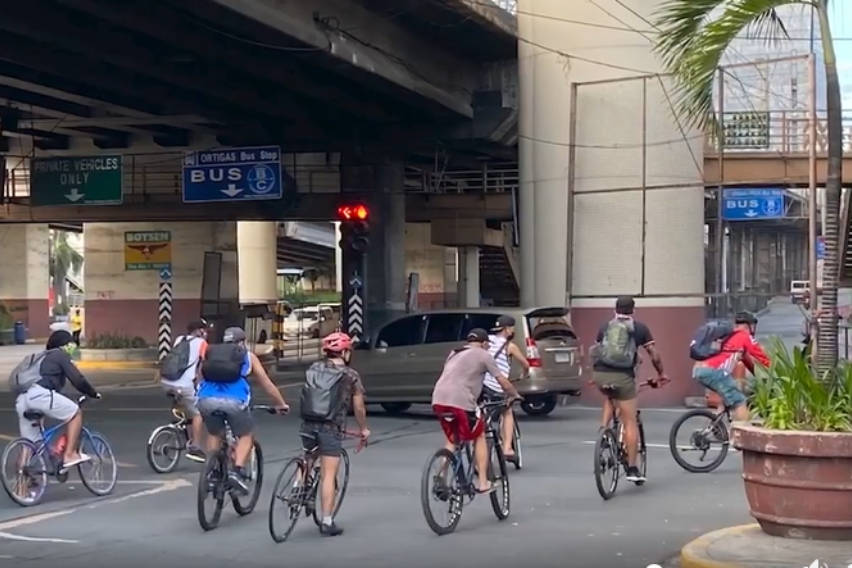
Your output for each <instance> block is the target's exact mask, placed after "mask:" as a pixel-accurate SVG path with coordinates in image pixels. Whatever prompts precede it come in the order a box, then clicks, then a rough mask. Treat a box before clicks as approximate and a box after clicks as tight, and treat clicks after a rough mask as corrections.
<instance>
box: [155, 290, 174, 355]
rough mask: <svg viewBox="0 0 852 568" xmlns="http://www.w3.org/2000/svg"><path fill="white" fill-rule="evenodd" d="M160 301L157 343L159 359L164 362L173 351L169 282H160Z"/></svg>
mask: <svg viewBox="0 0 852 568" xmlns="http://www.w3.org/2000/svg"><path fill="white" fill-rule="evenodd" d="M159 300H160V301H159V310H158V315H159V320H158V321H159V326H158V327H157V342H158V345H159V349H158V351H159V357H160V360H161V361H162V360H163V358H164V357H165V356H166V355H168V354H169V351H171V350H172V283H171V282H169V281H168V280H161V281H160V296H159Z"/></svg>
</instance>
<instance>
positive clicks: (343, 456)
mask: <svg viewBox="0 0 852 568" xmlns="http://www.w3.org/2000/svg"><path fill="white" fill-rule="evenodd" d="M318 483H319V487H318V488H317V495H316V501H315V503H314V508H313V517H314V523H316V525H317V526H320V523H321V522H322V480H321V479H320V480H319V481H318ZM348 485H349V454H348V453H347V452H346V450H345V449H342V448H341V450H340V466H339V467H338V468H337V479H336V480H335V484H334V511H333V512H332V514H331V516H332V518H334V517H337V512H338V511H340V504H341V503H343V498H344V497H345V496H346V487H347V486H348Z"/></svg>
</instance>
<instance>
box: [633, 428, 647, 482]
mask: <svg viewBox="0 0 852 568" xmlns="http://www.w3.org/2000/svg"><path fill="white" fill-rule="evenodd" d="M637 426H638V428H639V452H638V453H637V454H636V467H637V468H639V473H641V474H642V477H644V478H647V477H648V446H647V445H646V444H645V427H644V426H643V425H642V420H641V419H639V417H638V416H637ZM646 480H647V479H646ZM635 483H636V486H637V487H642V486H643V485H645V481H636V482H635Z"/></svg>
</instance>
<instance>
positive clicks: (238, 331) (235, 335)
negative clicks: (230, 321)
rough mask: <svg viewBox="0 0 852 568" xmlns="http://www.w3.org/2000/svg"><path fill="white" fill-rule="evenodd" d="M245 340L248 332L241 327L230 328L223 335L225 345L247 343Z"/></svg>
mask: <svg viewBox="0 0 852 568" xmlns="http://www.w3.org/2000/svg"><path fill="white" fill-rule="evenodd" d="M245 339H246V332H244V331H243V329H242V328H241V327H229V328H228V329H226V330H225V333H224V334H223V335H222V342H223V343H239V342H240V341H245Z"/></svg>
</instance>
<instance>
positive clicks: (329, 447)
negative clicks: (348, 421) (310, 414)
mask: <svg viewBox="0 0 852 568" xmlns="http://www.w3.org/2000/svg"><path fill="white" fill-rule="evenodd" d="M299 436H300V437H301V438H302V448H303V449H304V450H305V451H306V452H310V451H313V450H315V449H316V450H317V451H318V453H319V455H321V456H329V457H339V456H340V450H341V449H342V448H343V432H342V430H341V428H340V426H338V425H337V424H335V423H333V422H302V427H301V428H300V429H299Z"/></svg>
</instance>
